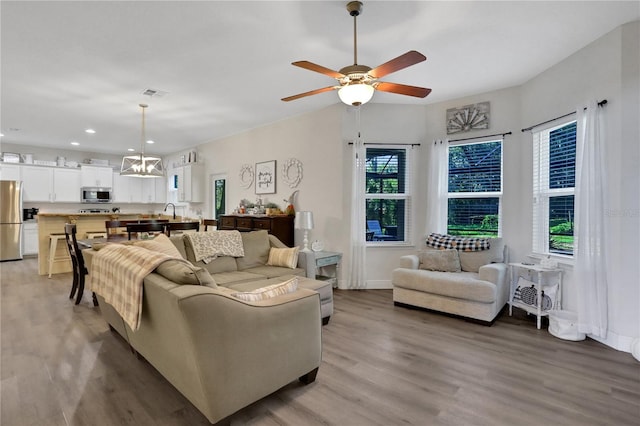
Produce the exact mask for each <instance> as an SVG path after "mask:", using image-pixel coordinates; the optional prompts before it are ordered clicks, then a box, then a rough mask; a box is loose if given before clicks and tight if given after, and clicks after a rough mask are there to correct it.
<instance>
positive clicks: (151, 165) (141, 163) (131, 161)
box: [120, 104, 164, 178]
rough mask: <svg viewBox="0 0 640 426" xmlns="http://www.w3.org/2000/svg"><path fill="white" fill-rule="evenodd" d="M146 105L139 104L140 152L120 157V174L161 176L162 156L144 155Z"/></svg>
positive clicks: (162, 174)
mask: <svg viewBox="0 0 640 426" xmlns="http://www.w3.org/2000/svg"><path fill="white" fill-rule="evenodd" d="M147 106H148V105H146V104H140V108H142V131H141V135H140V154H136V155H125V156H124V157H122V166H121V167H120V175H122V176H133V177H144V178H147V177H163V176H164V166H163V165H162V158H160V157H154V156H150V155H144V143H145V141H146V138H145V121H144V110H145V108H147Z"/></svg>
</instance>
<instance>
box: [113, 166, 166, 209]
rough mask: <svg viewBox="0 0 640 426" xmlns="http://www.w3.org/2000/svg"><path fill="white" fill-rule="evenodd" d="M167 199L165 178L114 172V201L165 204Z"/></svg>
mask: <svg viewBox="0 0 640 426" xmlns="http://www.w3.org/2000/svg"><path fill="white" fill-rule="evenodd" d="M166 199H167V188H166V181H165V179H164V178H139V177H132V176H121V175H120V173H117V172H116V173H114V174H113V202H114V203H140V204H153V203H156V204H164V202H165V200H166Z"/></svg>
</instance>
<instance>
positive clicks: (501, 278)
mask: <svg viewBox="0 0 640 426" xmlns="http://www.w3.org/2000/svg"><path fill="white" fill-rule="evenodd" d="M478 274H479V276H480V279H481V280H483V281H489V282H491V283H494V284H496V285H503V284H504V283H505V282H506V277H507V265H506V264H504V263H489V264H487V265H483V266H481V267H480V269H479V270H478Z"/></svg>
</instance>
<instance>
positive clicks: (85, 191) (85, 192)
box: [80, 187, 112, 203]
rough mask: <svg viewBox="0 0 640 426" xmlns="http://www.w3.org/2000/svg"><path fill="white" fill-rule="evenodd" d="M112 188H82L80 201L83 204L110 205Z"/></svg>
mask: <svg viewBox="0 0 640 426" xmlns="http://www.w3.org/2000/svg"><path fill="white" fill-rule="evenodd" d="M111 195H112V191H111V188H93V187H83V188H80V201H81V202H83V203H110V202H111Z"/></svg>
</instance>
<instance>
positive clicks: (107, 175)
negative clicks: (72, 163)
mask: <svg viewBox="0 0 640 426" xmlns="http://www.w3.org/2000/svg"><path fill="white" fill-rule="evenodd" d="M81 169H82V179H81V186H83V187H84V186H90V187H91V186H93V187H99V188H113V169H112V168H111V167H100V166H84V165H83V166H81Z"/></svg>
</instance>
